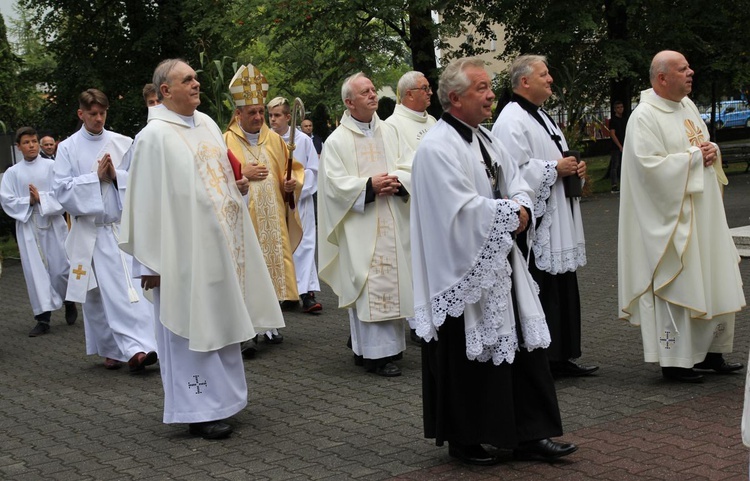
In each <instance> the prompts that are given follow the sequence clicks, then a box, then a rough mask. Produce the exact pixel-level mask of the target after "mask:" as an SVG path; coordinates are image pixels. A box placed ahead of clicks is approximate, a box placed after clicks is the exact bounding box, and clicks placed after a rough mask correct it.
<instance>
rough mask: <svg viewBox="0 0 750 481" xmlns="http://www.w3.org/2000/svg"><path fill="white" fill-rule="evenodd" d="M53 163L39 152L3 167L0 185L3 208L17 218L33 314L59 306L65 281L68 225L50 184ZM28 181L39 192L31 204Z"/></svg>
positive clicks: (66, 275) (19, 246)
mask: <svg viewBox="0 0 750 481" xmlns="http://www.w3.org/2000/svg"><path fill="white" fill-rule="evenodd" d="M54 163H55V162H54V161H53V160H50V159H45V158H43V157H41V156H38V157H37V158H35V159H33V160H30V161H26V160H24V161H23V162H20V163H18V164H16V165H14V166H12V167H10V168H9V169H8V170H6V171H5V174H4V175H3V180H2V185H0V203H2V207H3V210H4V211H5V213H6V214H8V215H9V216H10V217H12V218H13V219H15V220H16V238H17V240H18V250H19V252H20V254H21V266H22V267H23V275H24V278H25V280H26V288H27V290H28V292H29V301H30V303H31V309H32V311H33V312H34V315H35V316H37V315H39V314H41V313H43V312H48V311H54V310H57V309H60V308H61V307H62V304H63V300H64V299H65V290H66V286H67V284H68V256H67V254H66V253H65V238H66V237H67V235H68V226H67V225H66V224H65V219H63V217H62V213H63V208H62V206H61V205H60V203H59V202H58V201H57V199H56V198H55V195H54V193H53V192H52V188H51V184H52V166H53V164H54ZM29 184H33V185H34V186H35V187H36V188H37V191H38V192H39V202H38V203H37V204H34V205H31V203H30V198H31V197H30V194H29Z"/></svg>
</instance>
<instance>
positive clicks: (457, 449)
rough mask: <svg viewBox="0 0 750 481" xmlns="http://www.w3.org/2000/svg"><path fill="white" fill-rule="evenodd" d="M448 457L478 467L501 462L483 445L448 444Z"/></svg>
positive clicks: (450, 442)
mask: <svg viewBox="0 0 750 481" xmlns="http://www.w3.org/2000/svg"><path fill="white" fill-rule="evenodd" d="M448 455H450V457H452V458H456V459H458V460H459V461H461V462H462V463H465V464H474V465H476V466H491V465H493V464H497V463H499V462H500V458H499V457H498V456H493V455H491V454H490V453H488V452H487V451H485V449H484V448H483V447H482V445H481V444H472V445H468V446H465V445H463V444H458V443H454V442H453V441H449V442H448Z"/></svg>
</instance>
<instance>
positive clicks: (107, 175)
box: [96, 154, 117, 184]
mask: <svg viewBox="0 0 750 481" xmlns="http://www.w3.org/2000/svg"><path fill="white" fill-rule="evenodd" d="M96 173H97V175H98V176H99V180H100V181H102V182H106V183H107V184H110V183H112V182H114V181H115V180H117V171H116V170H115V164H113V163H112V157H111V156H110V155H109V154H104V156H103V157H102V158H101V159H100V160H99V166H98V167H97V169H96Z"/></svg>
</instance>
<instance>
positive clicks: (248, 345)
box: [240, 336, 258, 359]
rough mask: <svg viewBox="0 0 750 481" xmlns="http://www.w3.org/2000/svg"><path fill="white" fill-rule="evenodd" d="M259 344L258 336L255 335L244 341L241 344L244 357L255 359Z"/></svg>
mask: <svg viewBox="0 0 750 481" xmlns="http://www.w3.org/2000/svg"><path fill="white" fill-rule="evenodd" d="M257 345H258V336H255V337H254V338H252V339H250V340H249V341H245V342H243V343H242V344H241V345H240V351H241V352H242V357H243V358H244V359H254V358H255V354H256V353H257V352H258V348H257Z"/></svg>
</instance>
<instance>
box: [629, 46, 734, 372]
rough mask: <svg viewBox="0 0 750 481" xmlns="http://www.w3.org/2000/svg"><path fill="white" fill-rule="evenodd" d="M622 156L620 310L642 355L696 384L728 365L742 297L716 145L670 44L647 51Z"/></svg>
mask: <svg viewBox="0 0 750 481" xmlns="http://www.w3.org/2000/svg"><path fill="white" fill-rule="evenodd" d="M650 78H651V86H652V88H651V89H648V90H644V91H643V92H641V101H640V103H639V104H638V107H636V108H635V110H633V114H632V115H631V116H630V120H629V121H628V127H627V136H626V137H625V145H624V148H623V156H622V183H621V189H620V225H619V237H618V238H619V241H618V249H617V251H618V262H617V273H618V297H619V306H620V311H619V315H620V317H622V318H624V319H626V320H628V321H630V323H631V324H633V325H636V326H640V327H641V335H642V337H643V355H644V360H645V361H646V362H653V363H657V362H658V363H659V365H660V366H661V368H662V375H663V376H664V377H665V378H667V379H673V380H676V381H680V382H701V381H702V378H703V375H702V374H701V373H699V372H698V371H697V370H712V371H715V372H718V373H729V372H732V371H737V370H739V369H742V364H740V363H734V362H728V361H726V360H725V359H724V357H723V354H726V353H730V352H732V345H733V341H734V318H735V313H737V312H738V311H739V310H740V309H741V308H742V307H743V306H744V305H745V297H744V294H743V291H742V279H741V277H740V272H739V266H738V264H739V261H740V257H739V255H738V254H737V249H736V248H735V246H734V242H733V240H732V236H731V235H730V233H729V228H728V226H727V220H726V216H725V214H724V204H723V200H722V184H726V183H727V178H726V176H725V175H724V172H723V171H722V169H721V159H720V158H719V157H718V154H719V153H720V152H719V150H718V147H717V146H716V144H714V143H713V142H710V140H709V134H708V128H707V127H706V124H705V123H704V122H703V120H701V116H700V112H699V111H698V109H697V108H696V107H695V104H694V103H693V102H692V101H691V100H690V98H688V96H687V95H688V94H689V93H690V92H691V90H692V83H693V70H692V69H691V68H690V66H689V65H688V62H687V60H686V59H685V57H684V56H683V55H682V54H680V53H679V52H674V51H668V50H667V51H662V52H659V53H658V54H656V56H655V57H654V59H653V61H652V63H651V70H650Z"/></svg>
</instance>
